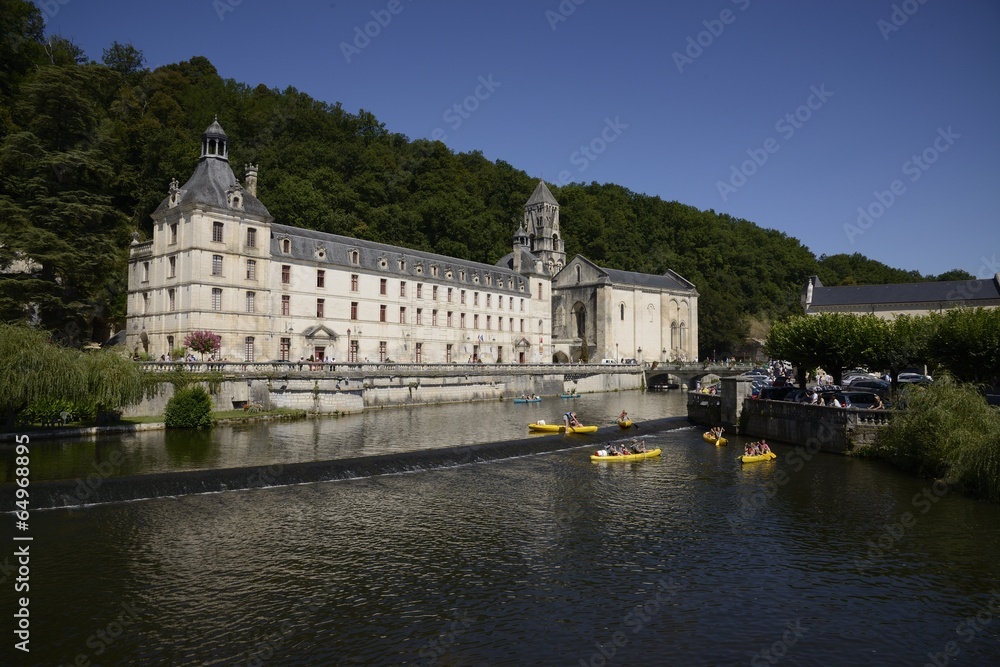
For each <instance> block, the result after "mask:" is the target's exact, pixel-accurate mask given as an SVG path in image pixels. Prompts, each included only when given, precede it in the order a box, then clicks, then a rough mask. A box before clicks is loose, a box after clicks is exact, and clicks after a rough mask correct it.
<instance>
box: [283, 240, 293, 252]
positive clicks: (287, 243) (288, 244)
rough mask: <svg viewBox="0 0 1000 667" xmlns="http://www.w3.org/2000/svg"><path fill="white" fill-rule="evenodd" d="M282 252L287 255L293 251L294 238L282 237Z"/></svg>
mask: <svg viewBox="0 0 1000 667" xmlns="http://www.w3.org/2000/svg"><path fill="white" fill-rule="evenodd" d="M281 252H283V253H285V254H286V255H287V254H289V253H291V252H292V240H291V239H281Z"/></svg>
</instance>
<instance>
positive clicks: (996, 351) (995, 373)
mask: <svg viewBox="0 0 1000 667" xmlns="http://www.w3.org/2000/svg"><path fill="white" fill-rule="evenodd" d="M765 349H766V350H767V352H768V354H770V355H771V356H772V357H775V358H778V359H787V360H788V361H790V362H792V363H793V364H794V365H796V366H797V367H798V368H799V372H800V378H799V381H800V382H804V381H805V378H804V377H803V376H802V375H801V374H804V373H805V372H806V371H808V370H812V369H814V368H816V367H822V368H823V369H825V370H826V371H827V372H828V373H830V374H831V375H832V376H833V377H834V382H836V383H838V384H839V383H840V379H841V378H840V373H841V370H843V369H846V368H853V367H857V366H864V367H867V368H870V369H873V370H878V371H884V370H888V371H890V373H891V374H892V376H893V377H895V376H896V375H897V374H898V373H899V371H901V370H904V369H906V368H908V367H910V366H921V365H924V364H927V365H930V366H931V367H932V368H934V369H935V370H943V371H945V372H947V373H949V374H950V375H952V376H953V377H954V378H955V379H956V380H959V381H961V382H967V383H971V384H975V385H989V386H997V385H1000V309H996V308H994V309H991V310H987V309H985V308H956V309H953V310H949V311H947V312H945V313H943V314H941V313H931V314H929V315H926V316H921V317H911V316H900V317H897V318H896V319H894V320H883V319H882V318H879V317H877V316H875V315H852V314H847V313H824V314H821V315H799V316H796V317H791V318H788V319H786V320H784V321H781V322H777V323H776V324H775V325H774V326H773V327H772V328H771V332H770V334H769V336H768V338H767V341H766V343H765Z"/></svg>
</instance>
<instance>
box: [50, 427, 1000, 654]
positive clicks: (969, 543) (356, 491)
mask: <svg viewBox="0 0 1000 667" xmlns="http://www.w3.org/2000/svg"><path fill="white" fill-rule="evenodd" d="M303 437H307V436H303ZM649 441H650V442H649V444H651V445H655V446H660V447H662V448H663V455H662V456H661V458H660V459H648V460H645V461H641V462H634V463H622V464H620V465H617V466H612V465H598V464H593V463H591V462H590V461H589V458H588V450H587V449H586V448H579V449H576V450H570V451H563V452H557V453H553V454H547V455H542V456H533V457H526V458H523V459H513V460H507V461H498V462H493V463H489V464H482V465H470V466H464V467H459V468H448V469H441V470H432V471H424V472H419V473H414V474H401V475H390V476H382V477H377V478H369V479H360V480H350V481H342V482H329V483H318V484H309V485H304V486H296V487H285V488H274V489H266V490H256V491H241V492H228V493H221V494H212V495H205V496H186V497H182V498H176V499H170V498H162V499H157V500H152V501H145V502H135V503H126V504H121V505H108V506H102V507H94V508H91V509H88V510H82V511H81V510H75V511H65V510H58V511H47V512H42V513H39V514H38V517H37V531H38V532H37V534H36V543H37V544H40V545H50V547H51V545H55V544H58V545H59V548H58V549H55V548H46V549H39V552H38V554H37V557H38V560H37V563H36V561H35V559H32V565H33V566H36V567H37V570H36V569H35V568H34V567H33V574H36V573H37V577H38V582H39V586H40V590H39V593H38V601H37V607H35V606H33V607H32V614H33V619H35V615H36V610H37V619H36V620H33V623H34V622H37V630H38V633H39V636H44V637H46V638H51V639H52V642H51V645H49V643H46V645H45V646H40V647H39V653H38V654H37V655H36V654H35V653H34V651H33V654H32V658H33V659H36V660H38V661H39V664H59V663H60V662H62V663H65V664H69V663H71V661H72V660H71V659H72V658H73V657H74V655H76V654H78V653H86V654H88V655H89V657H90V658H91V659H92V660H93V659H95V658H96V656H94V655H93V652H92V650H90V649H88V647H87V644H86V640H87V637H88V636H89V635H90V634H91V633H92V632H93V631H94V628H95V627H96V626H98V625H100V624H105V625H106V624H107V622H108V621H109V620H111V619H113V618H115V616H116V615H117V614H119V613H121V610H122V608H123V604H126V603H127V604H130V605H134V607H135V608H136V609H138V610H141V612H140V618H139V622H138V623H137V624H136V627H135V628H134V629H130V630H129V632H127V633H125V634H123V635H122V636H121V638H120V639H118V640H117V641H116V642H115V643H114V644H113V645H111V646H109V647H108V652H107V653H106V654H105V655H104V656H102V657H101V658H100V660H103V662H101V664H148V665H168V664H171V665H173V664H192V665H211V664H248V663H247V661H251V662H252V659H253V658H254V657H255V656H257V657H264V656H265V655H266V656H267V661H266V664H268V665H307V664H308V665H311V664H331V665H333V664H375V665H390V664H403V663H410V664H429V659H428V656H433V657H435V658H436V659H437V664H477V665H478V664H489V665H525V664H566V665H570V664H579V661H580V660H584V661H589V660H590V659H591V657H592V656H593V655H594V653H595V651H598V649H597V648H596V646H595V644H602V645H605V646H607V645H608V642H610V641H612V638H613V637H614V636H615V633H618V632H621V633H624V634H623V635H622V636H623V637H624V638H625V639H627V642H625V643H624V644H623V645H620V646H618V651H617V654H616V656H615V659H614V661H613V662H612V663H611V664H622V665H625V664H627V665H658V664H684V665H729V664H747V663H750V662H751V661H752V660H753V659H754V657H755V656H758V657H759V656H760V655H761V651H762V650H764V649H766V648H767V647H771V646H773V645H774V643H775V642H778V641H780V640H782V637H783V633H785V631H786V630H787V629H788V624H789V623H792V624H793V625H794V626H795V627H797V628H800V629H801V630H802V631H803V634H801V636H800V637H799V638H798V641H797V642H796V643H795V644H794V645H790V646H788V647H786V648H788V652H787V655H786V656H784V657H783V659H782V661H781V664H788V665H814V664H823V665H859V664H878V665H914V664H924V663H925V662H927V661H928V657H927V655H928V653H931V654H934V653H937V652H939V651H943V650H944V647H945V645H946V643H947V642H948V641H953V640H955V639H956V635H955V628H956V626H957V625H958V624H959V623H960V622H961V621H962V620H963V619H965V618H967V617H969V616H970V615H971V616H975V614H976V613H977V610H979V609H982V608H983V605H985V604H988V603H989V599H990V590H991V589H992V588H993V587H995V586H997V585H998V581H1000V564H998V562H997V560H996V557H995V554H996V553H997V552H998V549H1000V508H997V507H995V506H990V505H985V504H983V503H977V502H973V501H970V500H968V499H965V498H962V497H960V496H958V495H957V494H946V495H944V496H943V497H941V498H940V500H939V501H938V502H936V503H934V504H933V505H932V506H931V508H930V509H929V510H928V511H927V512H926V513H925V514H921V515H920V516H919V519H918V520H917V521H915V522H914V524H913V525H912V527H911V528H908V529H907V532H906V535H905V536H904V537H903V538H902V539H900V540H898V541H896V542H895V543H894V544H892V545H890V546H889V548H887V549H885V550H884V554H883V555H882V556H881V557H880V558H879V559H878V560H877V562H876V563H875V564H874V565H873V566H872V567H871V568H869V569H867V570H865V571H860V570H859V569H858V568H857V566H856V562H857V561H858V560H859V559H863V558H865V557H866V554H867V553H868V550H869V549H870V547H869V545H868V542H869V541H874V542H875V543H876V544H877V543H878V538H879V534H880V533H881V532H882V531H884V530H885V526H886V525H887V524H888V523H891V522H893V521H895V520H896V519H897V518H898V517H899V516H900V514H901V513H902V512H905V511H907V510H912V509H913V508H914V507H913V499H914V497H915V496H917V495H919V494H920V493H921V492H922V489H923V488H924V487H925V486H926V483H925V482H923V481H922V480H917V479H914V478H912V477H909V476H906V475H902V474H900V473H897V472H896V471H893V470H891V469H889V468H886V467H884V466H881V465H878V464H872V463H871V462H866V461H856V460H851V459H846V458H844V457H840V456H836V455H818V456H816V457H815V458H814V459H813V460H812V461H809V462H808V463H807V464H806V465H804V466H802V467H801V468H800V469H795V468H794V467H793V466H790V465H787V464H786V460H787V458H788V457H787V454H788V452H789V449H788V448H787V447H782V446H781V445H776V446H775V450H776V451H777V453H778V456H779V458H778V460H777V461H775V462H773V463H769V464H767V465H760V466H740V465H739V464H738V463H737V462H736V461H735V453H736V451H737V450H736V449H734V448H733V447H732V446H730V447H729V448H728V451H724V450H727V448H716V447H713V446H710V445H706V444H705V443H704V442H703V441H702V440H701V438H700V431H698V430H696V429H681V430H677V431H672V432H666V433H659V434H656V435H653V436H651V437H650V438H649ZM779 472H784V473H785V477H784V478H783V479H784V480H785V481H784V482H783V483H778V482H777V481H776V480H777V479H778V478H779V475H778V473H779ZM744 500H754V503H755V507H756V510H755V512H754V514H753V515H752V516H751V517H749V518H748V520H746V521H744V522H742V523H741V524H740V525H737V526H734V525H733V524H732V522H731V521H730V520H729V515H730V514H732V513H733V512H734V511H738V509H739V508H740V507H741V503H742V502H743V501H744ZM65 554H72V555H73V557H72V558H65ZM32 581H33V583H34V578H33V580H32ZM664 581H666V582H667V583H668V584H670V588H669V591H668V593H669V594H668V595H667V596H666V597H664V596H661V599H662V600H663V602H662V603H661V604H659V605H650V606H648V607H645V605H649V604H650V601H651V600H656V594H657V592H662V591H660V586H661V582H664ZM34 604H35V603H34V602H33V605H34ZM637 608H646V609H647V610H648V613H647V615H646V618H645V620H643V621H642V623H641V624H638V623H637V622H636V619H637V617H636V616H634V615H633V616H630V614H632V613H633V612H635V610H636V609H637ZM456 623H457V625H456ZM432 648H433V649H434V650H433V651H431V649H432ZM438 648H440V649H441V652H437V649H438ZM961 648H962V656H961V657H962V660H961V663H960V664H970V665H971V664H984V665H985V664H993V660H994V659H995V657H996V655H997V654H998V653H997V651H998V644H997V635H996V633H994V632H990V631H985V632H982V633H978V634H977V635H976V636H975V638H974V640H973V641H970V642H968V643H963V644H961ZM428 651H431V652H428ZM765 662H766V660H765Z"/></svg>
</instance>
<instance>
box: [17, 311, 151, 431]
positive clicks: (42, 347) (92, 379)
mask: <svg viewBox="0 0 1000 667" xmlns="http://www.w3.org/2000/svg"><path fill="white" fill-rule="evenodd" d="M144 386H145V383H144V381H143V376H142V372H141V371H140V370H139V368H138V367H137V366H136V365H135V364H133V363H131V362H130V361H128V360H126V359H124V358H122V357H120V356H118V355H117V354H116V353H113V352H108V351H100V352H98V351H95V352H86V353H81V352H79V351H78V350H75V349H71V348H67V347H64V346H61V345H57V344H53V342H52V341H51V340H50V339H49V338H48V336H47V335H46V334H45V333H44V332H42V331H40V330H38V329H35V328H32V327H29V326H25V325H23V324H14V325H11V324H3V323H0V411H2V415H3V421H4V423H5V424H6V428H8V429H10V428H12V427H13V425H14V423H15V421H16V422H19V423H22V424H30V423H37V422H44V421H51V420H52V419H53V418H54V416H56V415H58V414H59V413H60V412H63V411H66V412H70V413H72V414H73V417H74V419H80V418H83V417H87V416H90V415H92V414H96V416H97V417H98V418H100V417H101V416H102V415H103V414H105V413H109V412H113V411H115V410H117V409H118V408H121V407H124V406H128V405H135V404H137V403H138V402H139V401H141V400H142V396H143V391H144Z"/></svg>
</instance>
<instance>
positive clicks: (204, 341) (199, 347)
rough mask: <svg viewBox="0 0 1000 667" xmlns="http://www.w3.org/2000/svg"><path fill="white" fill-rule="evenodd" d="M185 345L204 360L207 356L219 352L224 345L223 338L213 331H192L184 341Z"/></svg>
mask: <svg viewBox="0 0 1000 667" xmlns="http://www.w3.org/2000/svg"><path fill="white" fill-rule="evenodd" d="M184 345H185V346H186V347H187V348H188V349H191V350H194V351H195V352H199V353H200V354H201V358H202V359H204V358H205V355H206V354H214V353H215V352H218V351H219V348H220V347H221V345H222V337H221V336H219V335H218V334H215V333H212V332H211V331H192V332H191V333H189V334H188V335H187V338H185V339H184Z"/></svg>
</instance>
